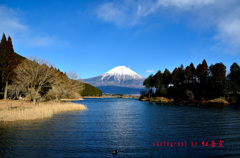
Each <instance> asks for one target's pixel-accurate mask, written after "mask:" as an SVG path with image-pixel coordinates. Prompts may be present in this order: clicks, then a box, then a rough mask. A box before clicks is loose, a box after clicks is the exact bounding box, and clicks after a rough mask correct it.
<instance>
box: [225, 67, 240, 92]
mask: <svg viewBox="0 0 240 158" xmlns="http://www.w3.org/2000/svg"><path fill="white" fill-rule="evenodd" d="M228 79H229V81H230V83H231V90H232V91H233V92H234V93H237V92H238V91H240V66H239V65H238V64H237V63H233V64H232V65H231V67H230V74H229V75H228Z"/></svg>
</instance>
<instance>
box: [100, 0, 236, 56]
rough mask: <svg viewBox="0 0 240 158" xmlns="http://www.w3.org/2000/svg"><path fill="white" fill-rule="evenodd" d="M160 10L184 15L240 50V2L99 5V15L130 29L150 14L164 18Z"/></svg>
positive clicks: (135, 0)
mask: <svg viewBox="0 0 240 158" xmlns="http://www.w3.org/2000/svg"><path fill="white" fill-rule="evenodd" d="M159 11H161V13H163V14H164V16H168V17H169V18H174V17H175V16H177V17H179V15H184V17H185V18H187V20H185V21H186V23H190V24H194V25H195V26H198V27H201V26H204V27H207V28H211V29H212V28H213V30H215V31H214V33H215V35H214V37H213V38H214V39H216V40H217V41H219V42H220V43H223V44H226V46H227V47H234V48H240V1H239V0H150V1H149V0H130V1H126V0H123V1H120V2H119V1H114V2H111V3H104V4H102V5H100V6H99V7H98V8H97V15H98V17H99V18H100V19H102V20H104V21H106V22H110V23H114V24H116V25H117V26H120V27H126V26H128V27H129V26H130V27H131V26H136V25H139V24H141V23H142V22H143V19H144V18H147V17H149V16H151V15H158V16H161V15H159ZM169 13H171V14H170V15H168V14H169ZM192 17H194V18H192ZM198 29H199V28H198ZM201 29H202V28H201ZM238 53H240V52H239V51H238Z"/></svg>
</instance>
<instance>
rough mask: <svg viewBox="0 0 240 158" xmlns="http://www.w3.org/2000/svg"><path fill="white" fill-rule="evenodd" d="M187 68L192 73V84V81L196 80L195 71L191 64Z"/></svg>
mask: <svg viewBox="0 0 240 158" xmlns="http://www.w3.org/2000/svg"><path fill="white" fill-rule="evenodd" d="M189 68H190V70H191V72H192V82H194V79H195V78H196V69H195V67H194V65H193V63H191V64H190V66H189Z"/></svg>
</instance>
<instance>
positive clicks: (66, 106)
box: [0, 100, 87, 122]
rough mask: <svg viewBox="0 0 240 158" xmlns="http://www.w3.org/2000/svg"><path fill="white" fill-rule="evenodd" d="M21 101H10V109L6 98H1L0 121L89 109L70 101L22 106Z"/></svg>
mask: <svg viewBox="0 0 240 158" xmlns="http://www.w3.org/2000/svg"><path fill="white" fill-rule="evenodd" d="M21 103H22V102H21V101H13V102H11V101H8V105H10V104H12V106H11V109H10V108H9V106H7V101H6V100H0V122H1V121H4V122H7V121H19V120H34V119H41V118H49V117H52V116H53V114H57V113H60V112H66V111H81V110H86V109H87V108H86V107H85V106H84V105H81V104H74V103H70V102H64V103H55V102H45V103H41V104H39V105H34V104H32V103H29V102H27V103H24V104H23V105H22V106H21Z"/></svg>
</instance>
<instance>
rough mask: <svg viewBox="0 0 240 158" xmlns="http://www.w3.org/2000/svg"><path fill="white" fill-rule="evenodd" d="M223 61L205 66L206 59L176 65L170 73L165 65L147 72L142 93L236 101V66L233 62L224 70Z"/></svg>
mask: <svg viewBox="0 0 240 158" xmlns="http://www.w3.org/2000/svg"><path fill="white" fill-rule="evenodd" d="M226 72H227V71H226V66H225V65H224V64H223V63H216V64H214V65H210V66H208V64H207V62H206V60H203V61H202V63H200V64H199V65H197V67H195V66H194V64H193V63H191V64H190V65H188V66H187V67H185V68H184V66H183V65H181V66H180V67H176V68H175V69H174V70H173V71H172V73H171V72H170V71H169V70H168V69H165V71H164V72H163V73H162V72H161V71H158V72H157V73H156V74H155V75H150V76H149V77H148V78H146V80H145V81H144V82H143V85H144V86H145V87H146V90H144V91H142V95H143V96H148V97H151V96H155V97H156V96H163V97H167V98H173V99H174V100H175V101H182V100H185V101H194V100H203V99H205V100H210V99H214V98H219V97H224V98H225V99H228V100H230V102H239V95H240V67H239V65H238V64H237V63H233V64H232V65H231V67H230V72H229V73H228V74H227V73H226Z"/></svg>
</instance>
